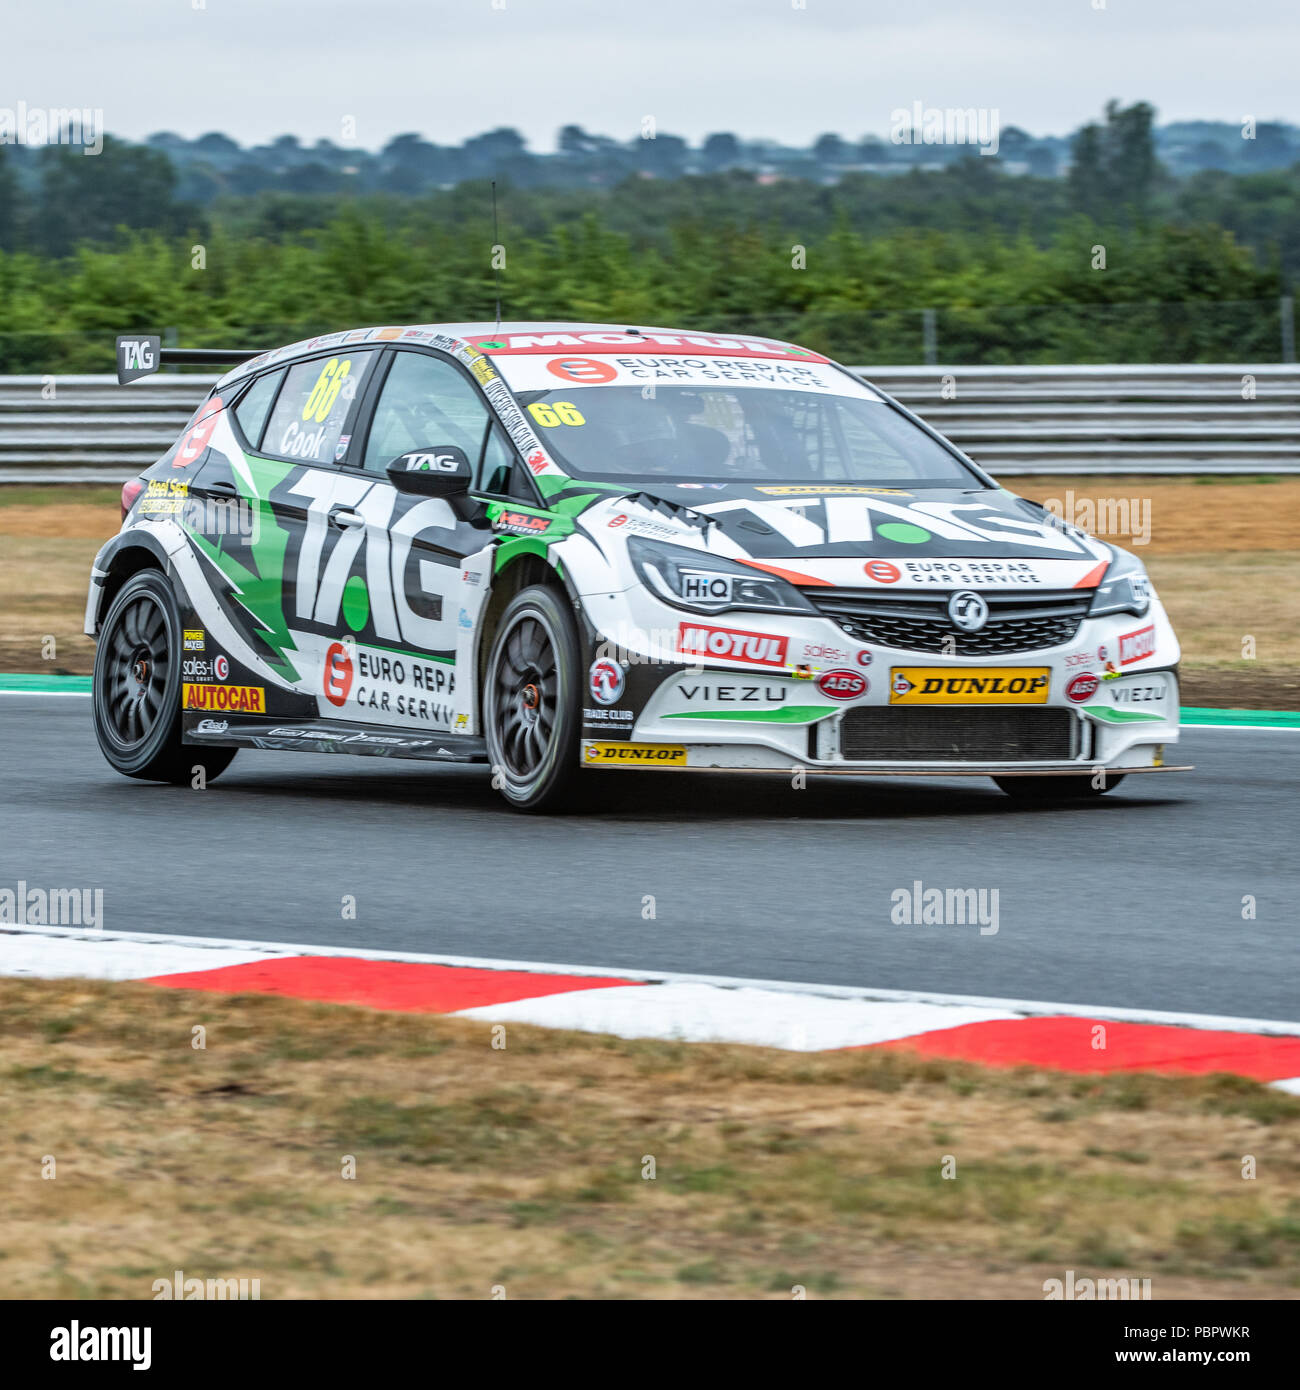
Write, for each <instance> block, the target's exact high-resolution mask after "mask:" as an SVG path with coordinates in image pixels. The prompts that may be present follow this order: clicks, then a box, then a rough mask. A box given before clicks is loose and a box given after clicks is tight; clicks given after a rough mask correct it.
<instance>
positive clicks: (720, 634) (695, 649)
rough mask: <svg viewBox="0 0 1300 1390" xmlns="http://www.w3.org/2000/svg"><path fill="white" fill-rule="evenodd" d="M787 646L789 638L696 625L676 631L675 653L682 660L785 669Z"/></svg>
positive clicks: (689, 625)
mask: <svg viewBox="0 0 1300 1390" xmlns="http://www.w3.org/2000/svg"><path fill="white" fill-rule="evenodd" d="M789 646H790V643H789V639H788V638H785V637H776V636H773V635H772V634H771V633H770V632H747V631H745V630H743V629H741V628H730V627H704V626H701V625H698V624H695V623H682V624H681V625H680V626H679V627H678V630H677V650H678V651H679V652H680V653H681V654H682V655H683V656H715V657H721V658H724V659H725V660H727V661H743V662H745V663H746V664H748V665H750V666H784V665H785V664H786V652H787V650H788V648H789Z"/></svg>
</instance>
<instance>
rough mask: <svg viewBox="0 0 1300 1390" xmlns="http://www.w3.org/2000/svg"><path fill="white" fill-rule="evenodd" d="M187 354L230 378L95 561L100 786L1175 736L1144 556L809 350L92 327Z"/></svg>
mask: <svg viewBox="0 0 1300 1390" xmlns="http://www.w3.org/2000/svg"><path fill="white" fill-rule="evenodd" d="M204 361H207V362H216V363H220V364H221V365H222V366H230V367H231V370H229V371H228V372H227V373H226V375H224V376H223V377H221V379H220V380H219V381H218V382H217V383H216V385H215V386H214V387H213V388H212V389H211V390H210V392H209V393H208V395H207V397H206V399H205V400H204V401H203V403H202V404H201V405H200V406H199V407H198V409H197V410H196V412H195V413H194V415H193V417H192V418H191V419H190V421H189V424H188V425H187V427H186V428H185V429H184V431H183V433H182V434H181V435H180V437H179V438H177V440H176V441H175V443H174V444H173V446H172V447H171V448H170V449H169V450H168V452H167V453H166V454H165V455H164V456H163V457H162V458H161V459H160V460H159V461H158V462H157V463H156V464H155V465H154V466H153V467H151V468H149V469H148V470H147V471H146V472H145V473H144V474H143V475H141V476H140V477H139V478H136V479H133V480H131V481H130V482H128V483H127V484H126V486H125V487H124V488H123V492H122V509H123V520H122V528H121V530H120V532H119V533H118V535H116V536H115V537H114V538H113V539H112V540H110V541H109V542H108V543H107V544H106V545H105V546H104V547H103V549H102V550H101V551H100V552H99V554H98V556H97V557H96V560H95V563H94V568H93V571H92V574H91V582H90V592H89V596H88V602H87V608H86V631H87V632H88V633H89V634H91V635H92V636H94V637H96V638H97V653H96V662H95V674H94V701H93V705H94V720H95V729H96V733H97V736H98V740H99V744H100V747H101V748H102V750H103V752H104V755H105V757H106V758H107V759H108V761H109V763H110V764H111V765H112V766H113V767H114V768H116V769H117V770H118V771H119V772H122V773H124V774H126V775H127V776H130V777H139V778H146V779H153V780H161V781H182V780H183V781H188V780H190V778H191V775H192V771H193V768H194V767H195V766H197V765H202V767H203V768H204V769H205V771H206V776H207V778H208V779H211V778H212V777H214V776H215V775H217V774H218V773H219V772H221V771H222V770H223V769H224V768H225V767H226V766H227V764H228V763H229V762H230V760H231V759H232V758H233V757H234V756H235V753H236V751H237V750H238V749H240V748H269V749H304V750H309V751H314V752H331V753H366V754H379V755H386V756H390V757H403V758H425V759H435V760H450V761H453V762H465V763H483V764H486V765H487V766H488V767H489V768H490V769H491V774H492V780H493V784H494V785H495V786H496V787H497V788H498V789H499V790H500V792H501V793H502V795H503V796H504V797H505V799H506V801H507V802H508V803H510V804H511V805H512V806H514V807H517V808H520V809H527V810H541V809H554V808H557V807H558V806H560V805H561V804H563V803H567V802H572V801H574V800H575V799H579V800H580V799H584V798H583V796H582V795H581V794H584V793H590V792H591V791H592V790H593V788H594V786H595V783H593V781H592V780H591V779H592V778H593V777H595V778H598V777H599V776H600V774H602V773H610V772H618V771H632V772H635V771H648V770H661V771H669V770H681V769H699V770H729V771H734V772H744V771H750V772H779V773H783V774H787V775H793V774H794V773H796V772H798V771H799V770H803V771H804V772H806V773H809V774H812V773H841V774H843V773H851V774H857V775H863V774H870V775H908V776H915V775H918V774H920V775H941V776H953V775H980V776H986V777H991V778H992V779H993V780H994V781H995V782H996V783H997V785H998V786H999V787H1001V788H1002V789H1003V790H1004V791H1005V792H1007V793H1009V794H1011V795H1013V796H1017V795H1018V796H1028V797H1038V798H1044V797H1047V798H1059V797H1065V796H1076V795H1077V796H1087V795H1093V794H1096V793H1098V792H1100V791H1104V790H1109V789H1110V788H1112V787H1114V786H1115V785H1116V784H1117V783H1118V782H1119V781H1120V779H1121V777H1123V776H1124V775H1126V774H1128V773H1135V772H1144V773H1145V772H1152V771H1155V770H1159V769H1162V768H1165V767H1166V763H1165V750H1166V749H1167V748H1168V747H1169V745H1171V744H1173V743H1175V742H1176V740H1177V738H1178V674H1177V663H1178V658H1179V648H1178V642H1177V639H1176V638H1175V636H1174V633H1173V630H1172V629H1171V627H1170V624H1169V620H1168V618H1167V617H1166V615H1165V611H1164V609H1163V607H1162V606H1161V603H1160V600H1159V598H1158V597H1157V596H1156V594H1155V593H1154V592H1153V589H1152V586H1151V583H1150V581H1149V580H1148V578H1147V575H1146V573H1145V571H1144V569H1143V566H1142V565H1141V563H1140V562H1139V561H1138V560H1137V559H1136V558H1135V557H1134V556H1132V555H1131V554H1127V553H1125V552H1124V551H1122V550H1118V549H1116V548H1115V547H1113V546H1111V545H1109V544H1106V543H1104V542H1102V541H1100V540H1097V539H1094V538H1092V537H1091V536H1089V535H1087V534H1085V533H1084V532H1082V531H1080V530H1078V529H1076V528H1074V527H1072V526H1069V525H1065V524H1062V523H1060V522H1059V521H1058V520H1057V519H1056V518H1054V517H1053V516H1052V515H1050V514H1049V513H1048V512H1046V511H1045V510H1044V508H1043V507H1042V506H1040V505H1038V504H1037V503H1034V502H1030V501H1027V500H1025V499H1023V498H1019V497H1016V496H1013V495H1012V494H1011V493H1010V492H1008V491H1006V490H1005V489H1003V488H1002V487H1000V486H999V485H998V484H997V483H996V482H995V481H994V480H993V479H992V478H991V477H989V476H988V475H987V474H986V473H984V472H983V471H982V470H981V469H980V468H979V467H978V466H977V465H976V464H975V463H973V462H972V461H971V460H970V459H969V458H967V457H966V456H965V455H964V454H963V453H961V452H960V451H959V450H958V449H956V448H955V447H954V446H953V445H951V444H949V443H948V442H947V441H945V440H944V439H943V438H942V437H941V436H940V435H938V434H937V433H936V432H935V431H934V430H932V429H931V428H929V427H928V426H927V425H926V424H925V423H923V422H922V421H921V420H919V419H918V418H917V417H916V416H914V415H913V414H911V413H910V412H909V411H908V410H906V409H905V408H904V407H902V406H901V405H900V404H898V403H897V402H896V401H894V400H892V399H891V398H890V397H889V396H887V395H886V394H884V393H883V392H881V391H879V390H877V389H875V388H873V387H872V386H870V385H869V384H867V383H865V382H864V381H863V380H861V379H860V378H859V377H858V376H857V375H855V374H854V373H852V372H850V371H849V370H848V369H846V368H844V367H841V366H839V365H837V364H836V363H834V362H832V361H830V360H829V359H828V358H826V357H824V356H821V355H820V354H819V353H816V352H812V351H809V350H807V349H805V348H800V347H797V346H794V345H791V344H789V343H782V342H776V341H772V340H769V339H764V338H751V337H744V336H737V335H731V334H714V333H701V332H696V331H674V330H669V329H654V328H647V327H643V328H635V327H633V328H629V327H624V326H619V325H602V324H581V323H580V324H570V323H506V324H492V323H469V324H445V325H431V326H415V327H384V328H368V329H358V330H355V331H352V332H339V333H333V334H330V335H328V336H325V337H320V338H313V339H311V340H310V341H306V342H300V343H295V344H293V345H292V346H288V347H282V348H280V349H278V350H275V351H270V352H257V353H254V352H252V351H248V352H243V351H234V350H231V351H225V350H212V351H207V352H199V351H191V352H186V351H184V350H168V349H160V346H159V342H158V340H157V339H156V338H148V337H141V338H129V337H128V338H121V339H119V340H118V376H119V380H120V381H123V382H126V381H130V380H134V379H136V378H138V377H142V376H145V375H147V374H148V373H149V372H151V371H155V370H157V369H158V368H159V366H167V365H171V364H173V363H174V364H184V363H188V364H194V363H198V362H204ZM232 364H233V365H232ZM1169 770H1172V769H1169Z"/></svg>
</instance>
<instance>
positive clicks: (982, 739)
mask: <svg viewBox="0 0 1300 1390" xmlns="http://www.w3.org/2000/svg"><path fill="white" fill-rule="evenodd" d="M1079 738H1080V724H1079V720H1078V719H1077V718H1076V717H1075V715H1074V713H1073V711H1071V710H1068V709H1024V708H1022V707H1020V706H1014V705H994V706H990V707H988V708H987V709H978V708H972V707H970V706H965V707H962V708H958V707H956V706H944V705H935V706H924V705H907V706H888V705H886V706H883V707H881V706H876V707H874V708H873V707H872V706H869V705H858V706H856V707H855V708H853V709H851V710H847V711H846V712H845V714H844V718H843V720H842V721H841V723H840V756H841V757H842V758H844V759H846V760H847V761H849V762H934V763H958V762H974V763H1032V762H1054V763H1055V762H1069V761H1071V760H1072V759H1074V758H1077V757H1078V756H1079V752H1080V747H1079Z"/></svg>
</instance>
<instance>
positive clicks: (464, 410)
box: [363, 352, 488, 473]
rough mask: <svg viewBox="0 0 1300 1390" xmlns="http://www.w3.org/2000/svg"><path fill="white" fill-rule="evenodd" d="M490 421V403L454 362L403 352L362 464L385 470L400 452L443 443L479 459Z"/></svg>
mask: <svg viewBox="0 0 1300 1390" xmlns="http://www.w3.org/2000/svg"><path fill="white" fill-rule="evenodd" d="M487 427H488V410H487V407H486V406H485V405H484V404H483V401H482V400H481V399H480V397H479V395H478V393H477V392H476V391H475V390H474V388H473V387H472V386H471V385H470V383H469V381H468V380H467V379H466V378H465V377H464V376H462V375H461V373H460V372H459V371H458V370H457V368H456V367H455V366H453V365H452V363H450V362H447V361H444V360H443V359H442V358H440V357H429V356H427V355H426V354H424V353H422V352H399V353H397V355H396V356H395V358H394V360H393V365H392V367H391V368H390V369H389V372H388V376H387V378H386V379H385V381H384V386H383V390H382V391H380V393H379V401H378V404H377V405H376V406H375V414H374V418H373V420H372V421H371V424H370V434H369V437H368V438H367V440H366V456H365V462H364V464H363V466H364V467H365V468H366V469H367V471H369V472H374V473H382V472H383V471H384V469H385V468H387V467H388V465H389V464H390V463H392V461H393V460H394V459H395V458H396V457H397V456H398V455H399V454H404V453H406V452H407V451H408V450H410V449H428V448H432V447H434V446H436V445H444V444H455V445H457V446H459V447H460V448H461V449H463V450H464V451H465V454H466V457H468V459H469V460H470V462H471V463H475V462H477V460H478V457H479V454H480V453H481V451H482V449H483V437H484V435H485V434H486V432H487Z"/></svg>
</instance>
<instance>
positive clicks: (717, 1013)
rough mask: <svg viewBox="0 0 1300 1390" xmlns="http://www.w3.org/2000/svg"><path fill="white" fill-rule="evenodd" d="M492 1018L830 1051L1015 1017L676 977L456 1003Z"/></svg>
mask: <svg viewBox="0 0 1300 1390" xmlns="http://www.w3.org/2000/svg"><path fill="white" fill-rule="evenodd" d="M457 1017H459V1018H476V1019H482V1020H483V1021H484V1022H487V1023H535V1024H540V1025H541V1026H542V1027H544V1028H573V1029H576V1030H578V1031H579V1032H583V1033H612V1034H614V1036H615V1037H620V1038H663V1039H665V1040H668V1041H676V1042H727V1043H744V1044H747V1045H749V1046H753V1047H780V1048H784V1049H786V1050H787V1051H790V1052H828V1051H831V1050H832V1049H835V1048H841V1047H869V1046H871V1045H872V1044H874V1043H882V1042H892V1041H893V1040H894V1039H896V1038H910V1037H914V1036H915V1035H916V1034H917V1033H929V1032H932V1031H934V1030H936V1029H940V1028H960V1027H961V1026H962V1025H963V1024H966V1023H992V1022H996V1021H999V1020H1007V1019H1014V1018H1015V1017H1016V1015H1015V1014H1011V1013H1007V1012H1005V1011H1004V1010H998V1009H971V1008H948V1007H946V1006H944V1005H939V1004H896V1003H881V1002H873V1001H870V1000H866V999H817V998H814V997H813V996H812V995H808V994H790V993H773V992H771V991H768V990H761V989H750V988H748V987H740V988H735V989H725V990H723V989H719V988H718V987H717V986H716V985H697V984H683V983H680V982H677V981H670V982H667V983H664V984H661V985H659V986H658V987H657V988H655V989H629V988H628V987H627V986H626V985H619V986H618V987H617V988H615V989H579V990H572V991H570V992H569V993H566V994H548V995H545V996H543V997H542V998H540V999H515V1000H512V1001H511V1002H509V1003H504V1004H481V1005H479V1006H478V1007H476V1008H472V1009H460V1010H458V1011H457Z"/></svg>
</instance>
